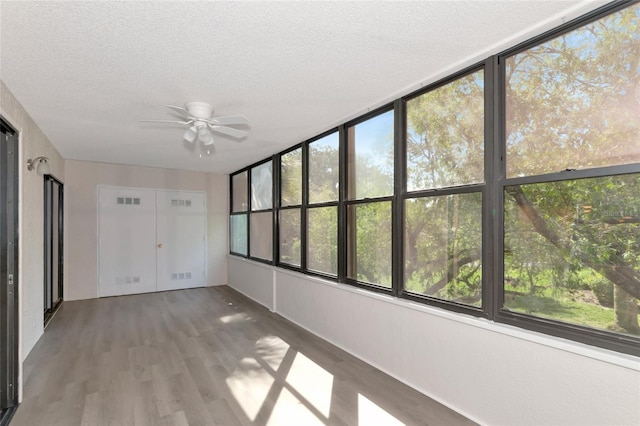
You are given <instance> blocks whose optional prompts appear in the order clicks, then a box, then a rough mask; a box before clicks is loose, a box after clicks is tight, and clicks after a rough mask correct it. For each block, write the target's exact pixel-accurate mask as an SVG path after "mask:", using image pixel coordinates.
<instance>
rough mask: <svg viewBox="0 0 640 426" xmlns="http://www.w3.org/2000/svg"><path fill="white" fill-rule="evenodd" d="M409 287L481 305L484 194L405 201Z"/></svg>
mask: <svg viewBox="0 0 640 426" xmlns="http://www.w3.org/2000/svg"><path fill="white" fill-rule="evenodd" d="M404 258H405V260H404V288H405V289H406V290H407V291H409V292H411V293H417V294H424V295H428V296H433V297H438V298H440V299H445V300H453V301H456V302H461V303H467V304H470V305H476V306H480V305H481V304H482V194H480V193H471V194H455V195H444V196H440V197H425V198H413V199H408V200H406V201H405V221H404Z"/></svg>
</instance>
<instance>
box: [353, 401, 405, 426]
mask: <svg viewBox="0 0 640 426" xmlns="http://www.w3.org/2000/svg"><path fill="white" fill-rule="evenodd" d="M358 425H360V426H369V425H376V426H382V425H384V426H404V423H402V422H401V421H400V420H398V419H396V418H395V417H393V416H392V415H391V414H389V413H388V412H387V411H385V410H384V409H383V408H381V407H380V406H378V405H377V404H376V403H374V402H373V401H371V400H370V399H368V398H367V397H366V396H363V395H362V394H358Z"/></svg>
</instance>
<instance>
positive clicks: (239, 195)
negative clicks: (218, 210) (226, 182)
mask: <svg viewBox="0 0 640 426" xmlns="http://www.w3.org/2000/svg"><path fill="white" fill-rule="evenodd" d="M247 175H248V173H247V172H246V171H245V172H242V173H238V174H237V175H233V177H232V178H231V189H232V191H233V192H232V198H233V206H232V210H231V211H233V212H246V211H247V210H248V208H249V203H248V198H249V191H248V189H249V188H248V187H247Z"/></svg>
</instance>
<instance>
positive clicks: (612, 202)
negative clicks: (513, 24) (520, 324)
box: [505, 4, 640, 334]
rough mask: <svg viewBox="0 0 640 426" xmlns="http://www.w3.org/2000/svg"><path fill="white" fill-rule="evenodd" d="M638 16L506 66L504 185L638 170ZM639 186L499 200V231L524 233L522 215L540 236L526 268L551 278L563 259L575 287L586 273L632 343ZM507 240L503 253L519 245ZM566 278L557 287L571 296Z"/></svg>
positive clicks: (609, 181)
mask: <svg viewBox="0 0 640 426" xmlns="http://www.w3.org/2000/svg"><path fill="white" fill-rule="evenodd" d="M639 15H640V7H639V6H638V5H637V4H636V5H633V6H630V7H628V8H626V9H624V10H621V11H619V12H616V13H613V14H611V15H609V16H607V17H605V18H603V19H600V20H598V21H595V22H592V23H590V24H588V25H585V26H584V27H581V28H579V29H577V30H574V31H572V32H569V33H567V34H564V35H563V36H560V37H558V38H555V39H553V40H550V41H548V42H545V43H543V44H540V45H538V46H535V47H533V48H531V49H529V50H526V51H524V52H521V53H518V54H516V55H514V56H512V57H510V58H508V59H507V62H506V91H507V92H506V108H507V117H506V140H507V158H506V162H507V176H508V177H514V176H520V175H537V174H544V173H550V172H558V171H561V170H565V169H578V168H593V167H606V166H611V165H619V164H629V163H638V162H640V136H639V135H640V47H639V46H640V35H639V33H638V31H637V28H638V27H640V19H639ZM541 153H544V156H543V157H541V155H540V154H541ZM639 179H640V178H639V177H638V176H637V175H626V176H616V177H613V176H603V177H599V178H593V179H581V180H569V181H562V182H555V183H545V184H534V185H522V186H512V187H508V188H507V189H506V194H505V196H507V197H509V198H508V199H507V200H506V201H505V203H506V204H509V203H513V205H514V206H515V207H516V209H517V211H518V212H519V214H513V212H512V214H510V215H509V214H506V217H505V227H507V228H508V227H511V228H512V229H513V228H518V227H520V228H522V227H523V226H524V225H522V222H521V223H520V225H518V224H517V220H518V215H519V216H520V217H521V218H526V220H527V221H528V222H529V229H530V230H532V231H533V232H535V233H536V234H537V236H538V237H537V238H538V239H537V241H538V243H536V244H528V250H531V247H535V250H534V251H530V252H529V253H528V255H529V264H530V265H532V266H535V265H538V266H544V267H546V268H547V269H548V268H549V267H550V263H549V262H550V261H557V260H558V259H561V260H562V261H563V262H564V263H565V265H567V268H566V270H567V271H568V272H569V271H572V274H573V276H574V277H575V276H577V275H579V274H578V273H577V272H579V271H580V270H582V269H584V268H590V269H592V270H594V271H596V272H597V273H599V274H601V275H602V276H604V277H605V278H606V279H607V280H609V281H610V282H611V283H613V284H614V286H615V294H616V297H615V300H616V303H615V310H616V315H615V318H616V325H617V326H618V327H620V328H622V329H623V330H624V331H626V332H629V333H634V334H639V333H640V328H639V327H638V315H637V312H638V308H637V301H636V300H633V301H632V302H629V300H628V298H629V297H633V298H635V299H638V298H640V270H639V267H638V265H639V262H638V260H639V257H638V256H639V253H640V247H639V244H640V229H639V228H638V222H640V220H638V216H640V203H639V201H638V195H637V194H639V193H640V192H638V191H639V190H640V186H639ZM507 207H508V206H507ZM509 235H511V236H513V235H515V234H514V233H512V234H507V237H506V238H505V244H506V245H507V246H508V245H512V244H514V243H515V242H516V239H515V238H508V237H509ZM528 241H536V237H535V236H533V234H529V237H528ZM506 257H507V260H513V258H512V257H511V259H509V256H506ZM545 259H546V260H545ZM505 268H506V269H508V268H513V264H511V265H506V266H505ZM505 273H506V272H505ZM538 275H539V277H538V278H539V279H540V280H541V281H544V280H543V278H542V277H541V276H540V274H538ZM568 278H571V274H565V279H564V280H563V281H562V282H561V285H563V286H565V287H568V286H570V285H571V280H570V279H568ZM582 284H584V283H582ZM577 285H578V286H580V285H581V283H577ZM556 286H557V284H556Z"/></svg>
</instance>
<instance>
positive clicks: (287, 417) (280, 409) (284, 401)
mask: <svg viewBox="0 0 640 426" xmlns="http://www.w3.org/2000/svg"><path fill="white" fill-rule="evenodd" d="M324 424H325V421H323V420H321V419H319V418H318V417H317V416H316V415H315V414H314V413H312V412H311V411H310V410H309V409H308V408H307V407H305V405H304V404H303V403H302V402H300V400H298V399H297V398H296V397H295V396H294V395H293V394H292V393H291V392H289V391H288V390H287V389H286V388H285V389H282V392H281V393H280V396H279V397H278V400H277V401H276V405H275V407H273V412H272V413H271V417H269V421H268V422H267V426H300V425H305V426H312V425H324Z"/></svg>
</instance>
